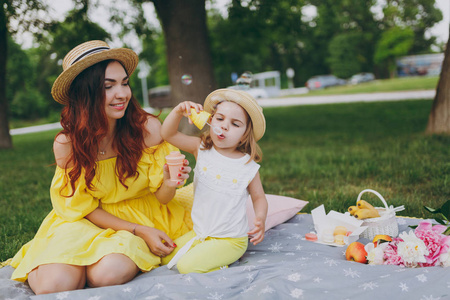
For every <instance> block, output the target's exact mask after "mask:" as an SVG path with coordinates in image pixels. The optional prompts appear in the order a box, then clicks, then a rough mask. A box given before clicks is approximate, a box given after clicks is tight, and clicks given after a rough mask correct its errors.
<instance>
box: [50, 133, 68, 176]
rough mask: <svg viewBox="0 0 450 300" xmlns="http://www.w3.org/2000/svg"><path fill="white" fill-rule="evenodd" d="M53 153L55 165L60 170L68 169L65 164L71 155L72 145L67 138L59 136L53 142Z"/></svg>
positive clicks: (62, 135)
mask: <svg viewBox="0 0 450 300" xmlns="http://www.w3.org/2000/svg"><path fill="white" fill-rule="evenodd" d="M53 153H54V154H55V161H56V164H57V165H58V166H59V167H60V168H66V167H70V166H67V162H68V160H69V158H70V155H71V154H72V143H71V142H70V139H69V137H68V136H66V135H64V134H59V135H57V136H56V138H55V141H54V142H53Z"/></svg>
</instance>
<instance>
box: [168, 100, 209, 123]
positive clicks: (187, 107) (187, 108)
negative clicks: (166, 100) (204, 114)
mask: <svg viewBox="0 0 450 300" xmlns="http://www.w3.org/2000/svg"><path fill="white" fill-rule="evenodd" d="M191 108H194V109H195V111H196V112H197V113H199V112H201V111H202V110H203V106H202V105H201V104H199V103H195V102H192V101H184V102H181V103H180V104H178V105H177V106H176V107H175V108H174V110H176V111H177V112H178V113H180V114H182V115H183V116H185V117H186V118H188V120H189V124H192V120H191V119H190V118H189V116H190V115H191Z"/></svg>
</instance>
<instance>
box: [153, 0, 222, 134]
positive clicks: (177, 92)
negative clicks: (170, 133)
mask: <svg viewBox="0 0 450 300" xmlns="http://www.w3.org/2000/svg"><path fill="white" fill-rule="evenodd" d="M153 3H154V5H155V10H156V12H157V14H158V17H159V19H160V21H161V25H162V28H163V31H164V37H165V40H166V48H167V64H168V71H169V81H170V86H171V100H172V103H171V104H172V105H173V106H175V105H177V104H178V103H180V102H182V101H187V100H189V101H194V102H197V103H202V104H203V102H204V100H205V98H206V96H207V95H208V94H209V93H210V92H211V91H213V90H214V89H215V88H216V82H215V79H214V73H213V66H212V58H211V51H210V45H209V38H208V31H207V26H206V9H205V0H154V1H153ZM190 78H192V82H189V81H190V80H189V79H190ZM183 127H184V126H183Z"/></svg>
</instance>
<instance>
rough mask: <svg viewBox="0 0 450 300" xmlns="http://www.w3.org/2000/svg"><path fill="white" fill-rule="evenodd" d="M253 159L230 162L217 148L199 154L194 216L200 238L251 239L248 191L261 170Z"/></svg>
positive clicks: (238, 159) (245, 158)
mask: <svg viewBox="0 0 450 300" xmlns="http://www.w3.org/2000/svg"><path fill="white" fill-rule="evenodd" d="M249 158H250V156H249V155H248V154H245V155H244V156H243V157H241V158H237V159H235V158H229V157H226V156H223V155H222V154H220V153H219V152H217V151H216V150H215V149H214V147H212V148H211V149H210V150H201V149H199V150H198V155H197V164H196V166H195V169H194V174H195V176H194V204H193V206H192V213H191V216H192V221H193V223H194V231H195V233H196V234H197V236H198V237H199V238H206V237H208V236H210V237H218V238H225V237H231V238H237V237H245V236H247V232H248V221H247V214H246V202H247V198H248V195H249V193H248V190H247V187H248V185H249V183H250V182H251V181H252V180H253V178H254V177H255V175H256V173H257V172H258V170H259V167H260V166H259V165H258V164H257V163H256V162H254V161H250V162H248V160H249ZM247 162H248V163H247Z"/></svg>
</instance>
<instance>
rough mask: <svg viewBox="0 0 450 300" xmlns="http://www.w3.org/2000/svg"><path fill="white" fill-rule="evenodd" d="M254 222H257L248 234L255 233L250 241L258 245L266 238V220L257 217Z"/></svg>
mask: <svg viewBox="0 0 450 300" xmlns="http://www.w3.org/2000/svg"><path fill="white" fill-rule="evenodd" d="M253 224H255V228H253V230H251V231H249V232H248V235H253V237H252V238H251V239H250V243H253V245H257V244H259V243H261V242H262V240H263V239H264V233H265V232H266V230H265V229H266V224H264V222H263V221H262V220H261V219H259V218H256V219H255V222H254V223H253Z"/></svg>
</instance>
